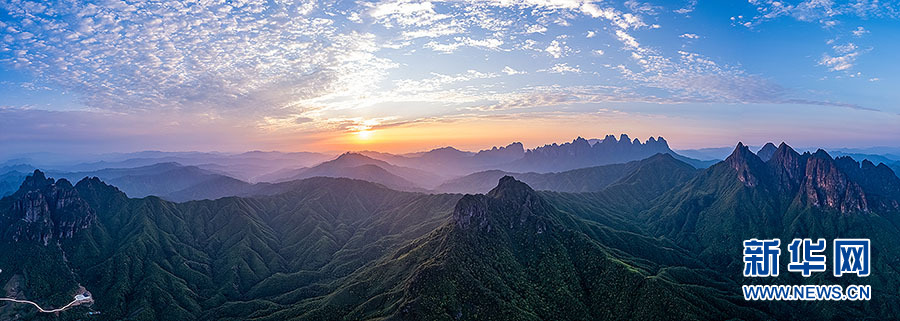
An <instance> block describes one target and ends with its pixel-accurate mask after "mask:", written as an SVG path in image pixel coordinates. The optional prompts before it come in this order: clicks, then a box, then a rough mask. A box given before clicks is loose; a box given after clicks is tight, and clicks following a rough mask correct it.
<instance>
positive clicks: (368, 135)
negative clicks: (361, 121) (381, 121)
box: [356, 129, 375, 140]
mask: <svg viewBox="0 0 900 321" xmlns="http://www.w3.org/2000/svg"><path fill="white" fill-rule="evenodd" d="M374 133H375V131H372V130H368V129H367V130H360V131H358V132H356V135H357V137H358V138H359V140H370V139H372V134H374Z"/></svg>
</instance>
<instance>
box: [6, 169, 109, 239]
mask: <svg viewBox="0 0 900 321" xmlns="http://www.w3.org/2000/svg"><path fill="white" fill-rule="evenodd" d="M11 197H12V198H13V200H12V204H11V205H10V206H9V208H7V209H5V210H6V211H5V212H3V213H2V214H0V231H2V232H3V234H2V237H3V238H4V239H11V240H13V241H25V240H31V241H41V242H42V243H43V244H44V245H47V244H49V242H50V240H52V239H65V238H71V237H72V236H73V235H74V234H75V232H77V231H79V230H82V229H85V228H88V227H89V226H90V225H91V224H92V223H93V222H95V221H96V219H97V215H96V213H95V211H94V210H93V209H92V208H91V207H90V205H88V203H87V202H86V201H85V200H84V199H82V198H81V197H80V196H79V195H78V191H77V190H76V189H75V188H74V187H73V186H72V184H71V183H69V181H68V180H65V179H60V180H59V181H54V180H53V179H52V178H46V177H45V176H44V173H43V172H40V171H37V170H36V171H35V172H34V174H32V175H31V176H28V177H26V178H25V181H24V182H23V183H22V185H21V187H20V188H19V190H18V191H17V192H16V193H15V194H13V195H12V196H11Z"/></svg>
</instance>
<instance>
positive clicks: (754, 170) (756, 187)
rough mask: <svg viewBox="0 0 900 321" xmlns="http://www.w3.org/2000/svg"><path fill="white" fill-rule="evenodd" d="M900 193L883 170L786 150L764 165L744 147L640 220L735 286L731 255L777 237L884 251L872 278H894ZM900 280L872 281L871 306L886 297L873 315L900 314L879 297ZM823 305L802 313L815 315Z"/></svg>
mask: <svg viewBox="0 0 900 321" xmlns="http://www.w3.org/2000/svg"><path fill="white" fill-rule="evenodd" d="M898 191H900V178H898V177H897V176H896V174H895V173H894V172H893V171H892V170H891V169H890V168H888V167H887V166H885V165H883V164H880V165H878V166H875V165H874V164H872V163H871V162H868V161H863V162H862V163H859V162H856V161H855V160H853V159H852V158H849V157H839V158H837V159H834V158H832V157H831V156H830V155H829V154H828V153H827V152H825V151H824V150H818V151H816V152H815V153H809V152H807V153H803V154H799V153H797V152H796V151H794V150H793V149H792V148H791V147H790V146H788V145H787V144H784V143H782V144H781V145H779V146H778V149H777V150H776V151H775V153H774V154H773V156H772V158H771V159H769V160H768V161H765V162H764V161H763V160H762V159H761V158H759V157H758V156H757V155H755V154H753V153H752V152H750V151H749V149H748V148H747V147H746V146H744V145H743V144H740V143H739V144H738V145H737V147H736V148H735V149H734V152H733V153H732V154H731V155H730V156H729V157H728V158H727V159H726V160H725V161H724V162H721V163H719V164H716V165H714V166H712V167H710V168H709V169H708V170H706V171H704V172H702V173H701V174H700V175H697V176H696V177H695V178H694V179H692V180H691V181H689V182H688V183H686V184H684V185H682V186H679V187H676V188H674V189H672V190H670V191H669V192H667V193H666V194H664V195H663V196H660V198H659V199H657V200H656V201H655V202H654V203H655V205H654V206H653V207H652V208H651V209H649V210H646V211H644V212H642V213H641V214H640V217H642V219H643V220H644V222H645V224H646V226H648V230H649V231H650V232H651V233H652V234H653V235H658V236H660V237H664V238H666V239H669V240H672V241H673V242H675V243H677V244H679V246H681V247H683V248H685V249H688V250H690V251H692V252H695V253H698V256H699V258H700V259H702V260H703V261H704V262H707V263H708V264H710V265H711V266H713V267H714V268H716V269H720V270H723V271H730V272H731V273H733V274H736V275H737V276H738V277H739V275H740V272H739V271H741V266H742V262H741V257H740V256H736V255H734V251H735V250H736V249H735V246H739V244H741V241H742V240H746V239H750V238H758V239H768V238H780V239H781V240H782V242H784V240H790V239H793V238H795V237H811V238H825V239H828V240H830V239H834V238H868V239H871V242H872V244H878V245H875V246H873V248H875V249H876V250H874V251H877V253H878V254H877V255H873V256H872V266H873V269H883V270H882V271H892V270H893V268H892V267H891V266H892V265H893V262H894V261H895V258H897V257H900V243H898V242H897V241H896V237H895V236H896V235H897V233H900V229H898V226H900V225H898V223H900V193H898ZM829 257H830V254H829ZM783 259H786V258H783ZM832 259H833V258H828V260H832ZM896 275H897V274H895V273H893V272H885V273H884V274H881V275H872V276H870V277H869V278H868V279H867V280H866V283H867V284H872V288H873V291H875V292H876V293H875V294H873V297H874V296H876V295H877V296H880V297H881V298H880V299H879V303H878V306H877V307H875V306H870V307H869V308H868V309H867V313H871V314H876V315H877V314H879V313H881V314H883V313H889V312H887V311H893V310H895V309H897V308H900V303H898V302H900V300H898V299H900V297H898V296H897V295H896V294H895V293H892V292H890V291H883V290H878V289H890V288H895V287H897V286H900V278H898V277H896ZM779 278H780V279H781V280H782V281H778V282H783V283H782V284H784V283H786V284H798V283H803V284H831V283H836V284H844V285H846V284H849V283H852V282H854V280H853V279H849V280H848V279H847V278H833V277H830V276H827V275H818V276H817V277H816V278H809V279H803V278H799V279H798V278H796V275H790V274H788V275H785V276H780V277H779ZM785 279H787V280H790V281H784V280H785ZM873 300H874V299H873ZM818 306H820V305H813V306H806V307H801V310H798V311H800V313H813V312H812V311H811V310H812V309H815V308H816V307H818ZM853 309H856V308H854V307H850V306H841V307H840V308H838V310H840V311H841V312H834V313H851V312H848V310H853ZM782 312H784V313H787V312H785V311H782ZM789 315H790V314H783V315H781V318H785V317H788V316H789ZM794 315H796V314H794Z"/></svg>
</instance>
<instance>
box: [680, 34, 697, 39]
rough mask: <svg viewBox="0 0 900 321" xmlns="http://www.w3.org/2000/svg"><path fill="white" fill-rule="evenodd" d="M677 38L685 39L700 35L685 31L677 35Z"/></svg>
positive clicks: (695, 37)
mask: <svg viewBox="0 0 900 321" xmlns="http://www.w3.org/2000/svg"><path fill="white" fill-rule="evenodd" d="M678 38H685V39H700V36H698V35H697V34H695V33H685V34H682V35H680V36H678Z"/></svg>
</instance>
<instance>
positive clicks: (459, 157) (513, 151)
mask: <svg viewBox="0 0 900 321" xmlns="http://www.w3.org/2000/svg"><path fill="white" fill-rule="evenodd" d="M359 153H360V154H363V155H366V156H368V157H371V158H375V159H379V160H382V161H386V162H389V163H391V164H394V165H398V166H405V167H411V168H417V169H421V170H425V171H430V172H434V173H442V174H443V175H445V176H452V175H465V174H470V173H472V172H475V171H480V170H485V169H495V168H498V167H499V166H501V165H502V164H506V163H509V162H512V161H515V160H518V159H520V158H522V156H524V155H525V149H524V147H523V145H522V143H512V144H509V145H507V146H503V147H496V146H495V147H493V148H491V149H486V150H481V151H478V152H476V153H472V152H466V151H461V150H458V149H456V148H453V147H442V148H437V149H433V150H430V151H427V152H420V153H410V154H403V155H394V154H387V153H379V152H372V151H362V152H359Z"/></svg>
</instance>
